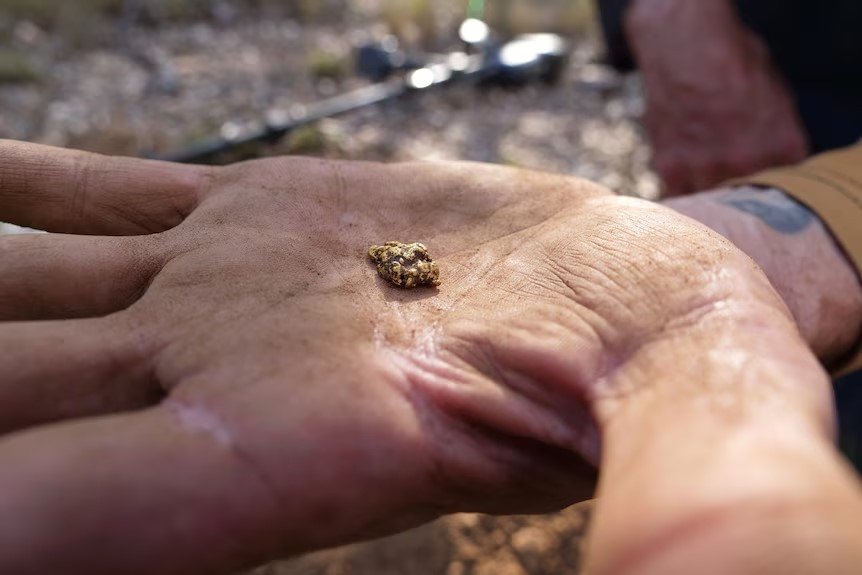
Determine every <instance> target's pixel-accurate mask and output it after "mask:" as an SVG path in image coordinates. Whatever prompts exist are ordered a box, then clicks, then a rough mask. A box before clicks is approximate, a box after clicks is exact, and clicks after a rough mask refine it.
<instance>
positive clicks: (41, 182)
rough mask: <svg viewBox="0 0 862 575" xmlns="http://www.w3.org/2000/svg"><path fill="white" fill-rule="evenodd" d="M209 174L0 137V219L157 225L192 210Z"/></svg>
mask: <svg viewBox="0 0 862 575" xmlns="http://www.w3.org/2000/svg"><path fill="white" fill-rule="evenodd" d="M212 173H213V171H212V169H211V168H204V167H200V166H183V165H179V164H171V163H167V162H154V161H145V160H136V159H131V158H114V157H107V156H100V155H97V154H90V153H86V152H78V151H72V150H64V149H60V148H51V147H47V146H39V145H36V144H28V143H24V142H15V141H11V140H0V221H6V222H8V223H12V224H18V225H22V226H27V227H32V228H37V229H42V230H48V231H54V232H64V233H75V234H101V235H139V234H148V233H153V232H160V231H164V230H167V229H170V228H172V227H173V226H176V225H177V224H179V223H180V222H181V221H182V220H183V219H184V218H185V217H186V216H187V215H188V214H189V213H190V212H191V211H192V210H193V209H194V207H195V206H196V205H197V203H198V199H199V197H200V196H201V194H202V193H203V192H204V191H205V188H206V186H207V182H208V178H209V175H210V174H212Z"/></svg>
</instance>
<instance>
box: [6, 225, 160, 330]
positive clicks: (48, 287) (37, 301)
mask: <svg viewBox="0 0 862 575" xmlns="http://www.w3.org/2000/svg"><path fill="white" fill-rule="evenodd" d="M150 245H151V243H149V242H145V241H144V240H143V239H141V238H113V237H84V236H66V235H54V234H38V235H36V234H32V235H16V236H0V270H2V272H0V321H16V320H18V321H20V320H44V319H70V318H79V317H95V316H102V315H108V314H110V313H112V312H115V311H119V310H121V309H124V308H126V307H128V306H129V305H131V303H133V302H134V301H135V300H136V299H137V298H138V297H139V296H140V295H141V294H142V293H143V290H144V288H145V287H146V285H147V283H148V282H149V280H150V278H151V277H152V276H153V274H155V273H156V272H157V271H158V269H159V266H160V261H161V260H160V259H159V258H158V257H157V256H156V255H155V252H154V251H153V250H150V249H149V248H148V246H150Z"/></svg>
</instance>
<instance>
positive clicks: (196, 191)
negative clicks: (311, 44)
mask: <svg viewBox="0 0 862 575" xmlns="http://www.w3.org/2000/svg"><path fill="white" fill-rule="evenodd" d="M0 165H3V166H4V169H3V171H2V172H0V173H2V176H0V219H5V220H11V221H13V222H15V223H19V224H23V225H30V226H35V227H41V228H46V229H49V230H52V231H57V232H65V233H70V234H82V233H87V234H101V235H92V236H84V235H48V236H29V237H4V238H0V265H2V269H3V270H4V271H3V274H2V276H0V318H2V319H3V320H6V322H8V323H3V324H0V349H2V350H3V352H2V354H0V374H2V376H0V425H2V427H3V429H4V430H5V431H6V432H7V433H8V434H9V435H7V436H5V437H4V438H3V439H2V440H0V517H3V518H4V519H3V521H2V522H0V571H2V572H10V573H18V574H28V573H50V572H57V571H58V570H62V572H63V573H67V574H77V573H81V574H87V575H93V574H96V573H128V574H159V575H162V574H174V573H183V574H197V573H227V572H230V571H231V570H232V569H236V568H240V567H243V566H248V565H253V564H255V563H258V562H262V561H265V560H268V559H272V558H275V557H278V556H286V555H290V554H295V553H299V552H303V551H308V550H311V549H315V548H320V547H324V546H330V545H335V544H338V543H342V542H346V541H353V540H357V539H361V538H367V537H371V536H375V535H379V534H383V533H388V532H393V531H397V530H400V529H403V528H405V527H408V526H411V525H415V524H418V523H420V522H423V521H426V520H429V519H432V518H434V517H435V516H438V515H440V514H443V513H447V512H453V511H462V510H481V511H490V512H499V513H503V512H524V511H542V510H550V509H554V508H558V507H561V506H563V505H565V504H567V503H570V502H574V501H577V500H580V499H583V498H585V497H588V496H591V495H592V494H593V489H594V481H595V471H594V466H595V465H598V464H601V468H602V478H601V484H600V485H599V493H600V494H601V495H603V496H604V497H603V499H602V502H601V503H600V505H599V510H598V514H597V517H596V526H595V531H594V533H593V538H592V543H591V550H590V559H589V569H590V572H591V573H635V572H637V573H654V572H655V573H676V572H692V571H691V569H692V565H703V564H704V562H705V561H707V563H706V564H708V565H711V566H712V567H714V568H715V569H718V570H716V571H714V572H716V573H725V572H736V573H747V572H752V573H753V572H764V571H746V570H745V568H747V567H748V566H750V564H752V557H753V558H754V560H758V561H759V559H760V557H761V555H762V554H758V547H757V544H756V542H755V541H753V540H752V539H751V537H750V535H749V534H748V532H746V531H744V530H742V531H741V530H740V525H744V526H746V527H745V529H755V532H756V533H757V532H760V533H768V534H769V541H768V544H769V545H771V549H773V550H776V551H775V555H776V557H777V558H778V559H779V560H780V561H788V560H789V558H791V556H792V554H791V553H789V552H788V548H787V546H788V542H791V543H792V541H794V540H795V539H794V538H795V537H797V535H798V530H794V528H793V525H795V524H794V523H793V522H788V521H786V516H787V515H788V514H789V515H791V516H793V517H803V518H804V519H805V521H806V522H805V523H804V526H805V529H807V530H809V531H810V529H814V530H815V532H816V533H817V534H818V538H817V540H816V542H817V543H818V544H819V545H820V547H813V546H809V547H807V548H806V549H805V554H804V556H803V559H798V558H796V560H795V562H794V563H793V564H792V565H793V566H794V568H795V567H798V566H800V565H801V566H805V565H809V566H810V565H818V566H823V565H827V567H828V566H830V565H831V566H832V567H833V569H832V570H831V571H829V572H835V573H840V572H845V571H842V569H844V568H847V567H848V566H849V567H853V566H854V565H856V566H858V565H859V563H858V560H859V556H858V551H854V550H856V549H859V548H860V546H859V545H858V541H857V539H858V536H856V535H855V533H856V532H857V531H854V530H852V529H849V528H848V525H852V521H853V518H854V517H856V516H858V512H859V504H858V501H857V497H858V494H857V493H856V489H857V488H856V485H855V480H854V479H853V478H852V475H851V474H850V473H849V472H847V470H846V469H845V468H844V467H843V465H842V464H841V463H840V461H839V459H838V458H837V456H836V455H835V453H834V450H833V449H832V447H831V444H830V432H831V425H832V414H831V406H830V396H829V388H828V381H827V379H826V377H825V374H824V373H823V372H822V370H821V369H820V368H819V366H818V364H817V362H816V360H815V358H814V357H813V356H812V355H811V354H810V352H808V351H807V349H806V347H805V344H804V342H803V341H802V339H801V338H800V336H799V334H798V332H797V331H796V329H795V327H794V326H793V324H792V321H791V320H790V317H789V314H788V312H787V310H786V309H785V308H784V305H783V304H782V302H781V300H780V299H779V298H778V297H777V295H776V294H775V292H774V291H773V290H772V288H771V287H770V286H769V284H768V282H767V281H766V280H765V278H764V276H763V275H762V273H761V272H760V271H759V269H758V268H756V266H754V264H753V263H752V262H751V260H749V259H748V258H747V257H746V256H744V255H743V254H742V253H741V252H738V251H737V250H736V249H735V248H733V247H732V245H731V244H730V243H728V242H727V241H726V240H724V239H722V238H721V237H720V236H718V235H716V234H713V233H712V232H710V231H708V230H707V229H706V228H704V227H702V226H701V225H700V224H698V223H696V222H694V221H693V220H689V219H687V218H685V217H682V216H679V215H677V214H676V213H675V212H673V211H671V210H669V209H667V208H664V207H661V206H657V205H652V204H649V203H646V202H642V201H638V200H632V199H625V198H617V197H614V196H612V195H611V194H609V193H608V192H606V191H604V190H602V189H600V188H597V187H595V186H593V185H591V184H588V183H585V182H582V181H578V180H574V179H569V178H565V177H561V176H553V175H547V174H538V173H531V172H526V171H517V170H511V169H504V168H495V167H488V166H480V165H471V164H417V165H393V166H383V165H375V164H361V163H334V162H325V161H318V160H307V159H279V160H266V161H259V162H253V163H246V164H240V165H236V166H232V167H229V168H224V169H210V168H189V167H181V166H173V165H169V164H158V163H151V162H138V161H134V160H120V159H106V158H99V157H95V156H89V155H84V154H79V153H75V152H66V151H58V150H52V149H48V148H41V147H35V146H29V145H24V144H18V143H13V142H5V143H2V144H0ZM108 236H115V237H108ZM121 236H122V237H121ZM390 239H398V240H399V241H422V242H423V243H425V244H426V245H427V246H428V248H429V251H431V252H432V253H433V254H434V257H435V260H436V261H438V262H439V265H440V270H441V282H442V283H441V285H440V287H439V288H437V289H434V288H428V289H418V290H413V291H410V292H405V291H402V290H398V289H397V288H394V287H392V286H389V285H388V284H387V283H386V282H385V281H384V280H382V279H381V278H379V277H378V275H377V273H376V271H375V268H374V265H373V264H372V263H371V262H370V261H369V259H368V257H367V256H366V252H367V249H368V246H370V245H372V244H375V243H380V242H382V241H387V240H390ZM37 319H39V320H46V321H41V322H34V321H33V320H37ZM97 416H98V417H97ZM49 422H56V423H54V424H53V425H47V424H48V423H49ZM705 446H709V447H710V448H709V449H705ZM764 454H771V455H769V456H767V457H764ZM740 470H745V471H743V472H742V473H741V474H740ZM848 501H849V502H851V503H849V504H848ZM776 508H778V509H782V510H783V513H784V516H778V515H776V514H775V513H773V512H772V510H774V509H776ZM833 512H835V513H833ZM836 513H837V514H838V515H836ZM809 516H810V517H809ZM842 518H843V519H842ZM809 519H810V520H809ZM691 525H698V526H699V527H698V529H697V530H694V531H691V530H689V529H688V528H687V527H686V526H691ZM787 525H790V527H787ZM752 526H754V527H752ZM812 526H813V527H812ZM785 531H786V533H785ZM807 532H808V531H806V533H807ZM691 533H694V534H693V535H691ZM716 542H718V545H716V544H715V543H716ZM782 544H784V547H782ZM728 545H730V548H731V549H734V550H735V552H734V553H728V552H727V551H726V550H727V549H728ZM790 550H791V551H792V550H793V549H792V545H791V549H790ZM710 553H712V554H714V555H716V557H717V558H720V559H721V560H722V561H724V562H725V563H719V562H718V561H712V560H710V557H711V556H710ZM734 561H735V562H736V563H734ZM755 563H756V561H755ZM700 572H705V571H700ZM769 572H771V571H769ZM783 572H799V573H803V572H808V571H783ZM847 572H849V571H847Z"/></svg>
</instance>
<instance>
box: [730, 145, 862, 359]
mask: <svg viewBox="0 0 862 575" xmlns="http://www.w3.org/2000/svg"><path fill="white" fill-rule="evenodd" d="M734 183H744V184H754V185H762V186H770V187H774V188H779V189H781V190H783V191H785V192H786V193H788V194H790V195H791V196H793V197H794V198H795V199H797V200H798V201H799V202H801V203H803V204H805V205H806V206H808V207H809V208H811V210H813V211H814V212H815V213H816V214H817V215H818V216H820V219H821V220H822V221H823V223H824V224H825V225H826V226H827V227H828V228H829V230H830V231H831V232H832V235H833V236H834V237H835V239H836V240H837V241H838V243H839V244H840V245H841V247H842V248H843V249H844V252H845V253H846V254H847V257H848V258H849V259H850V261H851V262H852V263H853V265H854V266H855V267H856V273H857V274H858V275H860V277H862V142H861V143H860V144H857V145H856V146H853V147H851V148H845V149H843V150H838V151H836V152H829V153H827V154H822V155H819V156H816V157H814V158H812V159H810V160H808V161H807V162H804V163H802V164H800V165H798V166H795V167H792V168H780V169H775V170H769V171H766V172H761V173H760V174H755V175H754V176H751V177H746V178H741V179H740V180H738V181H736V182H734ZM857 369H862V341H860V342H859V344H857V346H856V350H855V352H854V353H853V354H851V355H850V357H849V358H848V360H847V361H845V362H843V363H842V364H841V365H839V366H838V367H837V369H835V370H833V373H834V374H835V375H843V374H846V373H849V372H851V371H855V370H857Z"/></svg>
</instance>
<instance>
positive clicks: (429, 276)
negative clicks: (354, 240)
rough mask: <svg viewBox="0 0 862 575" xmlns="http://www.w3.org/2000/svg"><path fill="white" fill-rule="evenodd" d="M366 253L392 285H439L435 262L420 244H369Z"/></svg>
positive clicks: (412, 286) (438, 272)
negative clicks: (369, 246)
mask: <svg viewBox="0 0 862 575" xmlns="http://www.w3.org/2000/svg"><path fill="white" fill-rule="evenodd" d="M368 255H369V256H370V257H371V259H372V260H374V263H376V264H377V273H379V274H380V277H382V278H383V279H385V280H386V281H388V282H389V283H391V284H392V285H396V286H398V287H402V288H406V289H410V288H415V287H419V286H438V285H440V269H439V268H438V267H437V262H435V261H434V260H432V259H431V256H429V255H428V250H427V249H426V248H425V246H424V245H422V244H419V243H415V244H402V243H401V242H386V243H385V244H383V245H382V246H371V248H369V250H368Z"/></svg>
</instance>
